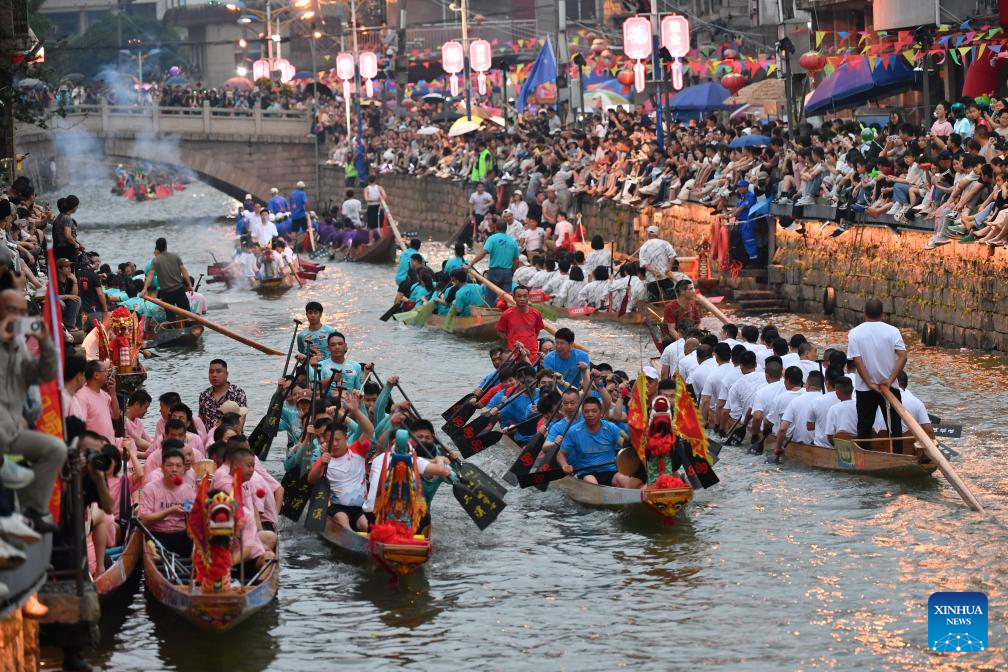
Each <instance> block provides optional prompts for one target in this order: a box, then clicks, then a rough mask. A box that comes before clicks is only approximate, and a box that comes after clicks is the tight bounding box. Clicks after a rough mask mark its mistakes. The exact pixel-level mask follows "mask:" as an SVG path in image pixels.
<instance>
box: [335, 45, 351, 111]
mask: <svg viewBox="0 0 1008 672" xmlns="http://www.w3.org/2000/svg"><path fill="white" fill-rule="evenodd" d="M336 77H337V78H339V79H342V80H343V98H344V100H350V80H351V79H353V78H354V57H353V54H350V53H347V52H345V51H344V52H342V53H340V54H337V56H336Z"/></svg>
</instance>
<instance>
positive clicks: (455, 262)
mask: <svg viewBox="0 0 1008 672" xmlns="http://www.w3.org/2000/svg"><path fill="white" fill-rule="evenodd" d="M465 265H466V260H465V243H455V256H454V257H452V258H451V259H449V260H448V261H446V262H445V265H444V268H443V269H442V270H443V271H444V273H445V275H448V276H450V275H451V274H452V271H454V270H456V269H459V268H462V267H464V266H465Z"/></svg>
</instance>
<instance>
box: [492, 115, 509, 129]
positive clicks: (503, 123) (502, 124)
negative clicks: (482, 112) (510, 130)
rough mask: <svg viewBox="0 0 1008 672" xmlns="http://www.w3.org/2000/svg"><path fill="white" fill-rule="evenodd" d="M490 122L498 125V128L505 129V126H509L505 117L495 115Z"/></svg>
mask: <svg viewBox="0 0 1008 672" xmlns="http://www.w3.org/2000/svg"><path fill="white" fill-rule="evenodd" d="M490 121H492V122H493V123H495V124H497V125H498V126H500V127H502V128H503V127H505V126H507V122H506V121H504V117H499V116H497V115H494V116H492V117H490Z"/></svg>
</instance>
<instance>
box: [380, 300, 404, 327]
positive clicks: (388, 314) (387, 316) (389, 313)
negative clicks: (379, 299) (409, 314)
mask: <svg viewBox="0 0 1008 672" xmlns="http://www.w3.org/2000/svg"><path fill="white" fill-rule="evenodd" d="M401 312H403V309H402V303H396V304H394V305H393V306H392V307H391V308H389V309H388V310H386V311H385V312H384V313H382V316H381V317H379V318H378V319H379V320H381V321H382V322H388V321H389V320H390V319H392V316H393V315H395V314H396V313H401Z"/></svg>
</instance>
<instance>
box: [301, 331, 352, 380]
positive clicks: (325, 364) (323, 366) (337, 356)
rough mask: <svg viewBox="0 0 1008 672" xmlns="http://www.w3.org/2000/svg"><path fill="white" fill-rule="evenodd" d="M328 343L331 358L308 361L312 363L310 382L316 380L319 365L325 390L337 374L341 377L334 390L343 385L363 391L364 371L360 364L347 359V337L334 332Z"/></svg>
mask: <svg viewBox="0 0 1008 672" xmlns="http://www.w3.org/2000/svg"><path fill="white" fill-rule="evenodd" d="M326 343H327V345H328V346H329V356H328V357H327V358H326V359H322V358H321V357H320V356H319V355H315V356H314V357H312V358H311V359H310V360H308V361H309V362H310V363H311V366H309V367H308V372H309V373H308V380H315V376H316V368H315V365H316V364H317V365H318V379H319V380H320V381H321V382H322V388H323V389H325V386H326V385H327V384H328V383H329V379H330V378H332V377H333V376H334V375H336V374H340V377H339V378H337V379H336V380H334V381H333V388H335V387H336V386H337V385H342V386H343V387H345V388H346V389H348V390H359V389H361V387H362V386H363V385H364V371H363V369H362V368H361V365H360V364H359V363H358V362H355V361H354V360H352V359H347V357H346V353H347V344H346V337H344V336H343V334H341V333H340V332H338V331H334V332H332V333H331V334H329V337H328V340H327V341H326ZM330 394H335V392H330Z"/></svg>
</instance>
